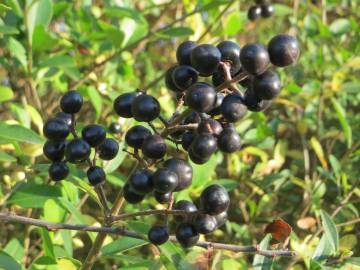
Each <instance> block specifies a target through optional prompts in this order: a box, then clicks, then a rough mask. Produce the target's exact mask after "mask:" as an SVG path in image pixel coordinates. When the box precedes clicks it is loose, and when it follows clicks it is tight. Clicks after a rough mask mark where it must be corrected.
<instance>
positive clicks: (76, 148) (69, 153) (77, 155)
mask: <svg viewBox="0 0 360 270" xmlns="http://www.w3.org/2000/svg"><path fill="white" fill-rule="evenodd" d="M90 152H91V149H90V145H89V144H88V143H87V142H86V141H85V140H83V139H74V140H72V141H70V142H69V143H68V144H67V145H66V148H65V157H66V160H67V161H69V162H71V163H76V162H82V161H85V160H86V159H87V158H89V156H90Z"/></svg>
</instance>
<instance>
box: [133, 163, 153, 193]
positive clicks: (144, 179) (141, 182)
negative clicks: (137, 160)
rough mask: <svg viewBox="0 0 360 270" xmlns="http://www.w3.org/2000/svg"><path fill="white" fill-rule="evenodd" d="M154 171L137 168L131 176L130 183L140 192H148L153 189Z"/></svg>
mask: <svg viewBox="0 0 360 270" xmlns="http://www.w3.org/2000/svg"><path fill="white" fill-rule="evenodd" d="M151 175H152V173H151V172H150V171H149V170H146V169H140V170H136V171H135V172H134V173H133V174H132V175H131V176H130V178H129V184H130V185H131V187H132V188H133V189H134V190H135V192H137V193H139V194H147V193H149V192H151V191H152V190H153V182H152V179H151Z"/></svg>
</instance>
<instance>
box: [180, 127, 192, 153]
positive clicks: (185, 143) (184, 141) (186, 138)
mask: <svg viewBox="0 0 360 270" xmlns="http://www.w3.org/2000/svg"><path fill="white" fill-rule="evenodd" d="M194 138H195V133H194V132H192V131H187V132H185V133H184V134H183V135H182V137H181V145H182V147H183V148H184V149H185V150H186V151H187V150H188V149H189V147H190V145H191V144H192V142H193V140H194Z"/></svg>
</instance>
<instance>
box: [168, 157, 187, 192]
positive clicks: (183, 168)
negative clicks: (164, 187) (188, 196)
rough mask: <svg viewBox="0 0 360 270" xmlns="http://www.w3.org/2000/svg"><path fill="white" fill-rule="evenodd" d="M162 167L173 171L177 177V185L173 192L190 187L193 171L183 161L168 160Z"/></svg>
mask: <svg viewBox="0 0 360 270" xmlns="http://www.w3.org/2000/svg"><path fill="white" fill-rule="evenodd" d="M164 167H165V168H168V169H169V170H171V171H173V172H174V173H176V175H177V176H178V184H177V186H176V188H175V191H180V190H184V189H186V188H187V187H189V186H190V185H191V182H192V175H193V170H192V167H191V166H190V164H189V163H187V162H186V161H185V160H183V159H177V158H170V159H168V160H167V161H165V162H164Z"/></svg>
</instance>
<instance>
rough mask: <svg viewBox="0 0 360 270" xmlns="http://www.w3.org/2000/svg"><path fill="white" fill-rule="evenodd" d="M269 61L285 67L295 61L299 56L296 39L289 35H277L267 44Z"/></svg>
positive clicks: (298, 46)
mask: <svg viewBox="0 0 360 270" xmlns="http://www.w3.org/2000/svg"><path fill="white" fill-rule="evenodd" d="M268 51H269V55H270V60H271V63H272V64H273V65H275V66H278V67H285V66H289V65H291V64H294V63H296V62H297V60H298V59H299V56H300V45H299V42H298V41H297V39H296V38H295V37H293V36H289V35H277V36H275V37H273V38H272V39H271V40H270V42H269V45H268Z"/></svg>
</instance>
